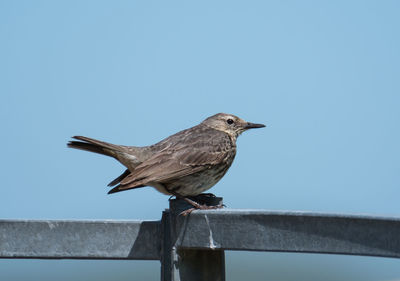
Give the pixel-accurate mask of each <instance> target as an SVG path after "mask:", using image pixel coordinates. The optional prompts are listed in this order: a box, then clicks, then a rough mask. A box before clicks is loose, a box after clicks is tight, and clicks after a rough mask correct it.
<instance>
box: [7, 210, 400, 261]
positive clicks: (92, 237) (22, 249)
mask: <svg viewBox="0 0 400 281" xmlns="http://www.w3.org/2000/svg"><path fill="white" fill-rule="evenodd" d="M167 227H168V226H165V228H167ZM174 227H177V229H176V230H174V231H173V235H172V236H173V237H174V238H173V239H174V241H175V242H173V245H171V246H173V247H176V249H178V250H185V249H198V250H214V249H216V250H248V251H285V252H311V253H335V254H350V255H370V256H384V257H396V258H399V257H400V219H399V218H387V217H386V218H385V217H373V216H364V215H337V214H318V213H306V212H276V211H262V210H229V209H223V210H211V211H194V212H193V213H192V214H190V215H189V216H188V217H178V223H176V224H175V226H174ZM162 237H165V236H162V235H161V222H160V221H147V222H146V221H31V220H29V221H24V220H0V258H56V259H57V258H66V259H147V260H159V259H161V256H160V255H161V254H160V251H161V243H162V239H163V238H162ZM171 242H172V241H171ZM165 250H167V249H165ZM164 255H168V253H164Z"/></svg>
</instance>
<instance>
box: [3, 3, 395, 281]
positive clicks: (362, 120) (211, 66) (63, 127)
mask: <svg viewBox="0 0 400 281" xmlns="http://www.w3.org/2000/svg"><path fill="white" fill-rule="evenodd" d="M399 12H400V5H399V2H398V1H200V2H199V1H196V2H195V1H39V0H38V1H11V0H9V1H5V0H3V1H0V120H1V121H0V124H1V130H2V137H1V139H0V145H1V147H2V157H1V159H0V168H1V171H2V172H1V180H2V191H3V192H2V195H1V196H0V214H1V215H0V218H24V219H159V218H160V216H161V212H162V210H164V209H165V208H167V206H168V200H167V199H168V197H166V196H164V195H162V194H160V193H157V192H156V191H155V190H153V189H152V188H143V189H140V190H135V191H128V192H123V193H120V194H115V195H106V192H107V190H108V189H107V187H106V184H107V183H108V182H109V181H110V180H111V179H113V178H114V177H116V176H117V175H118V174H119V173H120V172H122V171H123V167H122V166H121V165H120V164H119V163H117V162H116V161H115V160H113V159H109V158H106V157H103V156H99V155H94V154H90V153H86V152H82V151H74V150H71V149H67V147H66V145H65V144H66V142H67V141H68V139H69V137H70V136H73V135H85V136H90V137H93V138H98V139H101V140H105V141H109V142H112V143H117V144H126V145H147V144H151V143H155V142H157V141H159V140H161V139H162V138H164V137H166V136H168V135H170V134H172V133H175V132H177V131H179V130H182V129H185V128H188V127H191V126H193V125H195V124H197V123H199V122H200V121H202V120H203V119H204V118H206V117H207V116H209V115H212V114H215V113H218V112H228V113H233V114H236V115H238V116H240V117H242V118H243V119H246V120H248V121H252V122H258V123H265V124H267V128H264V129H259V130H254V131H249V132H246V133H245V134H243V135H242V136H241V137H240V138H239V140H238V154H237V157H236V159H235V162H234V164H233V166H232V167H231V169H230V171H229V172H228V173H227V175H226V176H225V178H224V179H223V180H221V181H220V182H219V183H218V184H217V185H216V186H215V187H214V188H213V189H212V190H211V191H212V192H213V193H215V194H217V195H219V196H222V197H224V201H225V204H226V205H227V206H228V207H230V208H257V209H273V210H306V211H321V212H335V213H336V212H337V213H368V214H374V215H394V216H400V204H399V198H400V186H399V185H400V173H399V167H400V130H399V123H400V110H399V108H400V33H399V32H400V31H399V30H400V17H399ZM99 265H101V266H99ZM288 267H289V268H288ZM21 268H22V269H21ZM158 270H159V264H158V263H157V262H136V261H135V262H107V261H97V262H95V261H32V260H31V261H8V260H2V261H0V279H7V280H32V279H37V280H53V279H54V278H57V279H58V280H71V279H73V280H94V279H96V280H100V279H99V276H100V277H104V278H106V277H107V276H108V277H109V276H114V275H115V274H116V272H118V276H117V277H115V278H114V280H117V279H116V278H120V279H118V280H132V276H138V275H143V276H145V277H143V278H146V280H158V278H159V272H158ZM240 270H243V272H244V273H243V274H246V276H247V278H250V279H252V280H265V278H270V279H274V280H300V279H299V278H304V280H310V279H313V280H318V279H323V280H346V278H347V279H348V280H350V279H351V280H363V281H364V280H400V261H399V260H394V259H378V258H366V257H343V256H321V255H317V256H316V255H294V254H267V253H228V254H227V274H228V278H229V280H242V279H241V278H242V277H240ZM74 272H75V273H74ZM11 277H12V278H14V279H10V278H11ZM235 278H236V279H235ZM257 278H258V279H257ZM301 280H303V279H301Z"/></svg>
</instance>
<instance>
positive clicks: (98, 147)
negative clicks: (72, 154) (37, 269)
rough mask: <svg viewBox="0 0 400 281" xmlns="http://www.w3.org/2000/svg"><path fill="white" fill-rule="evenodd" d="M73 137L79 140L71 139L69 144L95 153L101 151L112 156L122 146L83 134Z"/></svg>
mask: <svg viewBox="0 0 400 281" xmlns="http://www.w3.org/2000/svg"><path fill="white" fill-rule="evenodd" d="M72 138H73V139H76V140H78V141H70V142H68V144H67V146H68V147H71V148H75V149H81V150H86V151H90V152H94V153H99V154H103V155H107V156H111V157H115V156H116V154H115V152H117V151H119V150H120V146H118V145H115V144H111V143H107V142H103V141H99V140H95V139H91V138H88V137H83V136H74V137H72Z"/></svg>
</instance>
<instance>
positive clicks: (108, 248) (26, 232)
mask: <svg viewBox="0 0 400 281" xmlns="http://www.w3.org/2000/svg"><path fill="white" fill-rule="evenodd" d="M160 245H161V232H160V222H159V221H65V220H63V221H58V220H52V221H32V220H0V257H1V258H50V259H59V258H64V259H140V260H159V259H160V247H161V246H160Z"/></svg>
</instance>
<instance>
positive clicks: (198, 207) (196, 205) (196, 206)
mask: <svg viewBox="0 0 400 281" xmlns="http://www.w3.org/2000/svg"><path fill="white" fill-rule="evenodd" d="M183 200H185V201H186V202H187V203H189V204H190V205H192V206H193V208H190V209H187V210H185V211H183V212H181V213H180V215H182V216H187V215H189V214H190V213H191V212H193V211H194V210H215V209H221V208H223V207H225V205H224V204H218V205H215V206H208V205H205V204H204V205H203V204H199V203H197V202H195V201H193V200H192V199H189V198H183Z"/></svg>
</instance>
